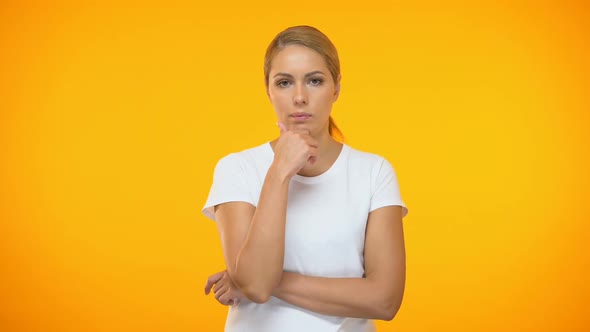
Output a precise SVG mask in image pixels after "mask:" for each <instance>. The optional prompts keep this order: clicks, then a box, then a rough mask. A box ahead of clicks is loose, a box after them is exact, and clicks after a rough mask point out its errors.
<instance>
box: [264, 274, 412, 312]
mask: <svg viewBox="0 0 590 332" xmlns="http://www.w3.org/2000/svg"><path fill="white" fill-rule="evenodd" d="M382 284H383V283H378V282H377V281H375V280H372V279H368V278H324V277H312V276H306V275H301V274H297V273H291V272H284V273H283V277H282V279H281V282H280V284H279V287H277V288H275V289H274V290H273V293H272V295H273V296H275V297H277V298H279V299H281V300H283V301H285V302H288V303H290V304H293V305H296V306H298V307H302V308H305V309H308V310H311V311H314V312H317V313H321V314H325V315H331V316H342V317H356V318H367V319H380V320H391V319H393V317H394V316H395V314H396V313H397V310H398V309H399V307H400V305H401V300H402V296H403V289H401V290H395V289H391V288H390V287H381V286H380V285H382ZM383 288H385V289H383Z"/></svg>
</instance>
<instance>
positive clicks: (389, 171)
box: [369, 159, 408, 217]
mask: <svg viewBox="0 0 590 332" xmlns="http://www.w3.org/2000/svg"><path fill="white" fill-rule="evenodd" d="M373 188H374V191H373V194H372V196H371V207H370V209H369V211H373V210H376V209H378V208H381V207H384V206H390V205H397V206H401V207H402V210H403V212H402V217H405V216H406V214H408V208H407V207H406V204H405V203H404V201H403V200H402V198H401V195H400V190H399V184H398V182H397V176H396V174H395V170H394V169H393V167H392V166H391V164H390V163H389V162H388V161H387V160H386V159H382V160H381V163H380V166H379V171H378V172H377V177H376V180H375V184H374V187H373Z"/></svg>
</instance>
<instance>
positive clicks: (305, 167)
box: [203, 26, 407, 332]
mask: <svg viewBox="0 0 590 332" xmlns="http://www.w3.org/2000/svg"><path fill="white" fill-rule="evenodd" d="M264 75H265V80H266V93H267V95H268V97H269V99H270V102H271V103H272V105H273V107H274V110H275V113H276V116H277V119H278V123H277V125H278V127H279V128H278V129H279V132H280V135H279V137H278V138H276V139H275V140H273V141H271V142H266V143H264V144H262V145H259V146H256V147H253V148H250V149H246V150H243V151H240V152H237V153H231V154H229V155H227V156H225V157H224V158H222V159H221V160H219V162H218V163H217V166H216V167H215V172H214V178H213V185H212V187H211V191H210V193H209V197H208V199H207V202H206V204H205V206H204V208H203V213H204V214H205V215H206V216H207V217H209V218H211V219H213V220H215V221H216V223H217V226H218V230H219V234H220V236H221V244H222V247H223V253H224V257H225V263H226V266H227V270H226V271H222V272H219V273H216V274H214V275H212V276H211V277H209V280H208V281H207V284H206V286H205V293H206V294H208V293H209V291H210V290H211V288H212V287H213V285H214V288H213V290H214V292H215V297H216V299H217V300H218V301H219V302H220V303H222V304H224V305H231V307H230V310H229V313H228V317H227V321H226V326H225V331H232V332H233V331H246V332H249V331H252V332H264V331H282V332H289V331H297V332H300V331H305V332H316V331H317V332H326V331H351V332H353V331H354V332H357V331H358V332H360V331H363V332H364V331H374V329H375V327H374V324H373V322H372V320H373V319H381V320H391V319H392V318H393V317H394V316H395V314H396V313H397V311H398V309H399V307H400V305H401V302H402V296H403V292H404V285H405V248H404V236H403V227H402V218H403V217H404V216H405V215H406V213H407V208H406V206H405V204H404V202H403V201H402V199H401V197H400V192H399V187H398V182H397V178H396V174H395V171H394V169H393V168H392V166H391V164H390V163H389V162H388V161H387V160H385V159H384V158H382V157H380V156H378V155H376V154H372V153H367V152H361V151H359V150H356V149H353V148H352V147H350V146H348V145H346V144H343V143H341V142H340V141H339V140H338V139H337V138H338V136H339V131H338V129H337V127H336V126H335V124H334V121H333V120H332V118H331V116H330V113H331V110H332V104H333V103H334V102H335V101H336V100H337V99H338V95H339V92H340V78H341V76H340V63H339V60H338V54H337V51H336V48H335V47H334V45H333V44H332V43H331V42H330V40H329V39H328V38H327V37H326V36H325V35H324V34H323V33H322V32H320V31H319V30H317V29H315V28H313V27H309V26H296V27H291V28H288V29H286V30H284V31H282V32H280V33H279V34H278V35H277V36H276V37H275V38H274V40H273V41H272V42H271V44H270V45H269V47H268V49H267V52H266V56H265V61H264Z"/></svg>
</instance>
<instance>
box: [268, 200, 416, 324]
mask: <svg viewBox="0 0 590 332" xmlns="http://www.w3.org/2000/svg"><path fill="white" fill-rule="evenodd" d="M364 258H365V278H323V277H312V276H305V275H301V274H297V273H290V272H283V277H282V279H281V282H280V284H279V286H278V287H277V288H275V289H274V290H273V293H272V295H273V296H275V297H278V298H280V299H282V300H283V301H285V302H288V303H291V304H293V305H296V306H299V307H302V308H305V309H308V310H311V311H314V312H317V313H322V314H326V315H333V316H342V317H357V318H368V319H381V320H391V319H393V317H394V316H395V314H396V313H397V311H398V310H399V307H400V305H401V302H402V297H403V293H404V287H405V271H406V267H405V245H404V235H403V226H402V208H401V207H400V206H387V207H383V208H380V209H376V210H374V211H373V212H371V213H370V214H369V219H368V222H367V231H366V238H365V252H364Z"/></svg>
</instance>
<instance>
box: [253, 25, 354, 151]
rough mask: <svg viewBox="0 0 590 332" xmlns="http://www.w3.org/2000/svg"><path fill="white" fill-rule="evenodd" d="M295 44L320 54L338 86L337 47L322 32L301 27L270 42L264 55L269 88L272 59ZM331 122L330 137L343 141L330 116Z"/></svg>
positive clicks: (286, 30) (312, 28)
mask: <svg viewBox="0 0 590 332" xmlns="http://www.w3.org/2000/svg"><path fill="white" fill-rule="evenodd" d="M294 44H295V45H301V46H305V47H307V48H310V49H312V50H314V51H316V52H317V53H319V54H320V55H321V56H322V57H323V58H324V60H325V61H326V65H327V66H328V70H329V71H330V74H331V75H332V79H333V80H334V84H338V76H340V60H339V59H338V51H337V50H336V47H335V46H334V44H332V42H331V41H330V39H328V37H327V36H326V35H325V34H323V33H322V32H321V31H320V30H318V29H316V28H314V27H311V26H307V25H299V26H294V27H290V28H287V29H285V30H283V31H281V32H280V33H279V34H278V35H276V37H275V38H274V39H273V40H272V41H271V42H270V45H268V48H267V49H266V54H265V55H264V82H265V83H266V87H267V88H268V83H269V74H270V64H271V61H272V59H273V58H274V57H275V55H277V53H279V52H280V51H282V50H283V49H284V48H285V47H287V46H289V45H294ZM329 121H330V122H329V125H328V131H329V133H330V135H331V136H332V137H333V138H335V139H336V140H339V141H343V140H344V135H342V132H341V131H340V129H338V126H336V123H335V122H334V119H333V118H332V116H330V120H329Z"/></svg>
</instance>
